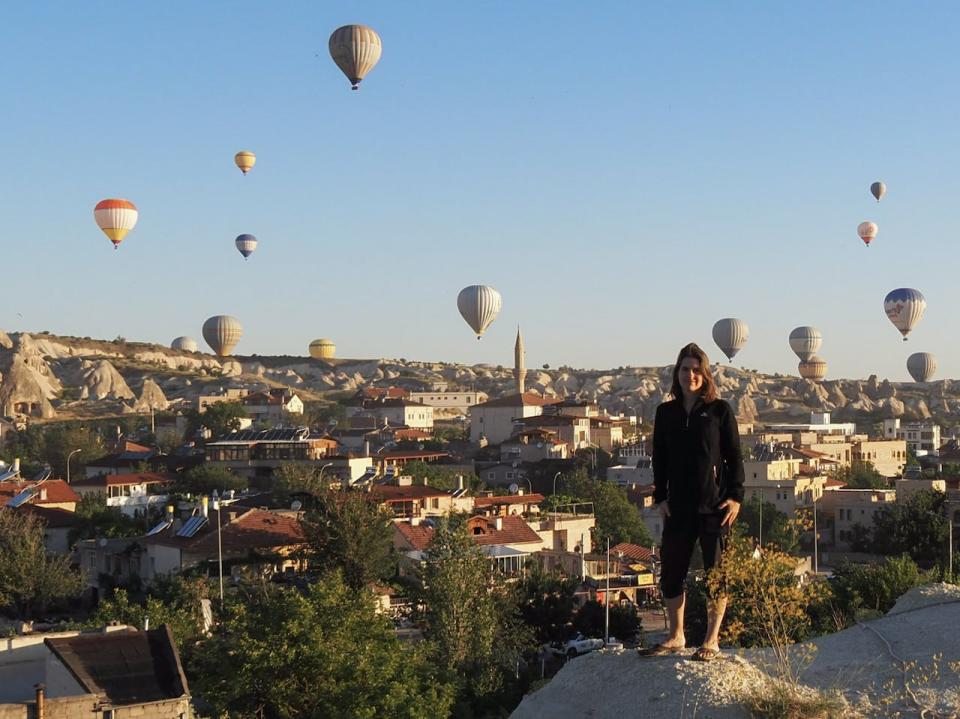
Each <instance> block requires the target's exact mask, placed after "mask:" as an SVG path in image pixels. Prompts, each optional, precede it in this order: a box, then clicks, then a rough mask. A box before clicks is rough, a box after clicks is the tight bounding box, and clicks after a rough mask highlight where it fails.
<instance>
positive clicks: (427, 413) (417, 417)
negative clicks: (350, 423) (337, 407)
mask: <svg viewBox="0 0 960 719" xmlns="http://www.w3.org/2000/svg"><path fill="white" fill-rule="evenodd" d="M346 411H347V417H348V418H352V417H370V418H373V419H374V421H375V425H376V426H382V425H395V426H398V427H411V428H413V429H424V430H432V429H433V407H432V406H431V405H429V404H424V403H423V402H415V401H413V400H412V399H405V398H396V399H391V398H388V397H383V398H381V399H363V400H359V401H355V402H354V403H353V404H351V405H348V406H347V408H346Z"/></svg>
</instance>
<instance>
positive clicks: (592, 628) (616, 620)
mask: <svg viewBox="0 0 960 719" xmlns="http://www.w3.org/2000/svg"><path fill="white" fill-rule="evenodd" d="M606 621H607V617H606V608H605V607H604V606H603V605H602V604H601V603H600V602H598V601H595V600H592V599H591V600H590V601H588V602H584V604H583V606H582V607H580V610H579V611H578V612H577V615H576V617H574V619H573V624H574V627H576V629H577V631H578V632H580V633H581V634H583V635H584V636H586V637H603V636H604V630H605V629H606ZM639 631H640V618H639V617H638V616H637V612H636V610H635V609H634V608H633V607H622V606H620V605H619V604H611V605H610V636H611V637H617V638H618V639H632V638H633V637H634V636H636V634H637V632H639Z"/></svg>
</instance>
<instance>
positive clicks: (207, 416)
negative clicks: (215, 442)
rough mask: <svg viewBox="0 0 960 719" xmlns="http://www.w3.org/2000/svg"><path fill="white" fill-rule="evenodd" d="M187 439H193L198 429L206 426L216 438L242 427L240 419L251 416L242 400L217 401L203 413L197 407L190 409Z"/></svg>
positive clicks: (187, 413)
mask: <svg viewBox="0 0 960 719" xmlns="http://www.w3.org/2000/svg"><path fill="white" fill-rule="evenodd" d="M184 416H185V417H186V418H187V431H186V437H185V438H186V439H187V440H191V439H193V438H194V437H195V436H196V434H197V430H199V429H200V428H201V427H206V428H207V429H209V430H210V436H211V437H213V438H214V439H216V438H218V437H222V436H223V435H225V434H229V433H230V432H236V431H237V430H239V429H240V420H241V419H243V418H245V417H247V416H249V415H248V414H247V410H246V408H245V407H244V406H243V404H242V403H241V402H217V403H215V404H211V405H209V406H208V407H206V409H205V410H204V412H203V413H200V412H199V411H197V410H195V409H191V410H188V411H187V412H186V413H185V414H184Z"/></svg>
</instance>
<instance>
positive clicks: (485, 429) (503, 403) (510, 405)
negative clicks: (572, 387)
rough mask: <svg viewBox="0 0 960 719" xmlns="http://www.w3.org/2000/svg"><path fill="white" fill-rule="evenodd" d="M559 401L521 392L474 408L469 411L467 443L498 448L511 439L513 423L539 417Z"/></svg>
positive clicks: (513, 429) (513, 428)
mask: <svg viewBox="0 0 960 719" xmlns="http://www.w3.org/2000/svg"><path fill="white" fill-rule="evenodd" d="M560 401H561V400H559V399H556V398H546V397H541V396H540V395H538V394H533V393H532V392H524V393H523V394H512V395H507V396H506V397H500V398H498V399H493V400H488V401H487V402H483V403H481V404H477V405H474V406H473V407H471V408H470V441H471V442H473V443H480V442H481V440H483V441H484V442H486V443H487V444H500V443H501V442H504V441H506V440H508V439H510V437H512V436H513V434H514V431H515V421H516V420H524V419H526V418H529V417H536V416H539V415H541V414H543V408H544V407H546V406H549V405H554V404H557V403H559V402H560Z"/></svg>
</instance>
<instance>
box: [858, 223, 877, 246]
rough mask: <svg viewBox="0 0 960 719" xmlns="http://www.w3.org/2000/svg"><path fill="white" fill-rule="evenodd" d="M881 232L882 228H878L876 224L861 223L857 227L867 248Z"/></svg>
mask: <svg viewBox="0 0 960 719" xmlns="http://www.w3.org/2000/svg"><path fill="white" fill-rule="evenodd" d="M879 231H880V228H879V227H877V223H876V222H861V223H860V224H859V225H857V234H858V235H860V239H861V240H863V244H865V245H866V246H867V247H869V246H870V241H871V240H873V238H874V237H876V236H877V233H878V232H879Z"/></svg>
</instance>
